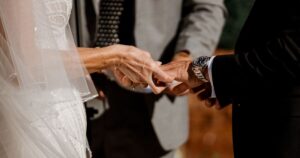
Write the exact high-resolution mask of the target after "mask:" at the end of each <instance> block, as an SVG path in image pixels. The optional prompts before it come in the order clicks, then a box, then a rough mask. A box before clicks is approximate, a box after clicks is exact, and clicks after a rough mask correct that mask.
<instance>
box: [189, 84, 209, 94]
mask: <svg viewBox="0 0 300 158" xmlns="http://www.w3.org/2000/svg"><path fill="white" fill-rule="evenodd" d="M205 88H206V84H201V85H200V86H198V87H195V88H192V92H193V93H197V92H199V91H202V90H204V89H205Z"/></svg>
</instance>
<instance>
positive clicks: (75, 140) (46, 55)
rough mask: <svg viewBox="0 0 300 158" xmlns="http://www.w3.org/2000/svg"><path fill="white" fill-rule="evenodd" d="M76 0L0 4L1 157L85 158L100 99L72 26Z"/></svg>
mask: <svg viewBox="0 0 300 158" xmlns="http://www.w3.org/2000/svg"><path fill="white" fill-rule="evenodd" d="M71 9H72V0H1V1H0V138H1V139H0V157H1V158H86V157H88V156H87V155H89V154H87V153H88V152H87V149H88V144H87V140H86V120H85V119H86V118H85V111H84V107H83V102H84V101H87V100H90V99H92V98H94V97H96V96H97V92H96V90H95V88H94V85H93V83H92V81H91V79H90V76H89V75H88V73H87V71H86V70H85V69H84V68H83V65H82V63H81V61H80V58H79V55H78V53H77V52H76V47H75V44H74V41H73V38H72V36H71V32H70V29H69V26H68V20H69V16H70V12H71Z"/></svg>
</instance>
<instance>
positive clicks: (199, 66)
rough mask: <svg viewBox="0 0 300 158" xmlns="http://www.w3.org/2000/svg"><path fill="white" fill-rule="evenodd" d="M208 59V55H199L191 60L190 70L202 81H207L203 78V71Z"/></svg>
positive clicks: (206, 66)
mask: <svg viewBox="0 0 300 158" xmlns="http://www.w3.org/2000/svg"><path fill="white" fill-rule="evenodd" d="M209 60H210V57H208V56H201V57H199V58H197V59H195V60H193V62H192V71H193V72H194V74H195V76H196V77H197V78H198V79H199V80H201V81H203V82H208V80H207V79H206V78H205V73H204V72H205V71H206V69H207V68H208V61H209Z"/></svg>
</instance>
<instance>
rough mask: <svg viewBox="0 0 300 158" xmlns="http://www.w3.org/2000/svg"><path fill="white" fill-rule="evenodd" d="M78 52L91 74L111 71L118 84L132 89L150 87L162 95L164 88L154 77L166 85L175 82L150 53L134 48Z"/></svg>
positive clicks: (124, 47) (119, 46) (95, 49)
mask: <svg viewBox="0 0 300 158" xmlns="http://www.w3.org/2000/svg"><path fill="white" fill-rule="evenodd" d="M78 50H79V53H80V55H81V58H82V60H83V62H84V64H85V66H86V68H87V69H88V71H89V72H90V73H94V72H97V71H100V70H103V69H111V70H112V71H113V72H114V74H115V76H116V79H117V81H118V83H119V84H120V85H121V86H124V87H127V88H130V89H133V88H136V87H144V86H147V85H149V86H150V87H151V88H152V90H153V92H154V93H160V92H161V91H163V89H164V87H158V86H156V85H155V84H154V83H153V80H152V76H156V78H157V79H159V80H160V81H162V82H165V83H170V82H172V81H173V78H172V77H170V76H169V75H168V74H166V73H165V72H164V71H162V70H161V69H160V63H158V62H156V61H154V60H153V59H152V58H151V55H150V53H148V52H146V51H143V50H141V49H138V48H136V47H133V46H126V45H112V46H108V47H103V48H79V49H78Z"/></svg>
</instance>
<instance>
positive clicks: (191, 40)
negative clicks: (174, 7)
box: [176, 0, 226, 57]
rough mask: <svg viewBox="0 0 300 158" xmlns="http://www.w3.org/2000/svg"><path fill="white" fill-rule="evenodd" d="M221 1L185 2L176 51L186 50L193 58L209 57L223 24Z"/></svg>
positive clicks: (186, 0) (196, 0)
mask: <svg viewBox="0 0 300 158" xmlns="http://www.w3.org/2000/svg"><path fill="white" fill-rule="evenodd" d="M225 16H226V9H225V7H224V4H223V0H185V1H184V4H183V19H182V21H181V26H180V28H179V36H178V41H177V47H176V51H177V52H179V51H182V50H186V51H188V52H189V53H190V54H191V55H192V56H193V57H198V56H199V55H207V56H211V55H212V53H213V52H214V50H215V48H216V46H217V44H218V41H219V38H220V35H221V32H222V29H223V26H224V23H225Z"/></svg>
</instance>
